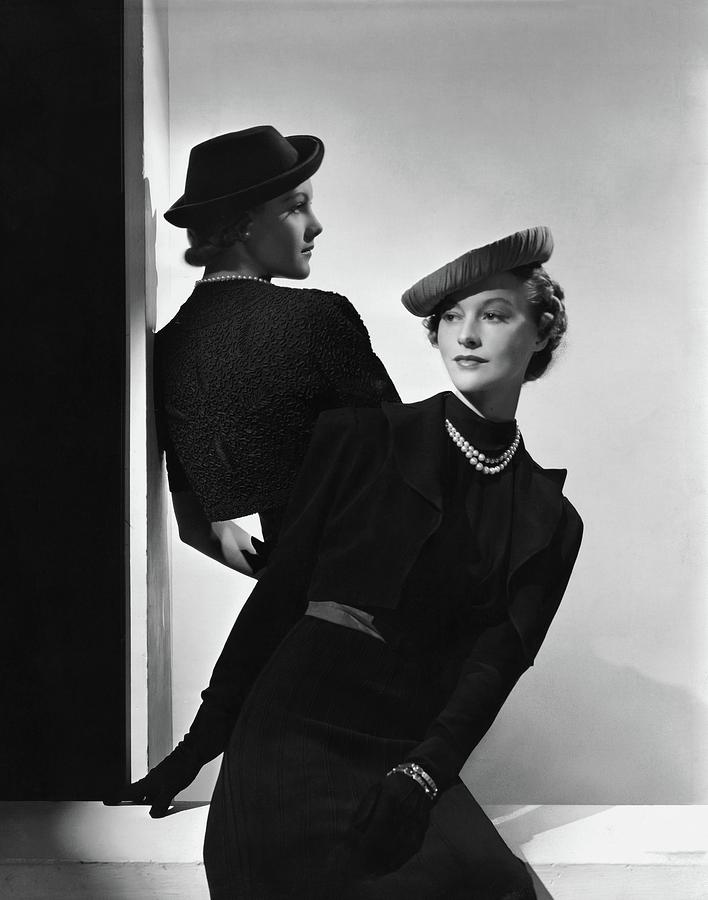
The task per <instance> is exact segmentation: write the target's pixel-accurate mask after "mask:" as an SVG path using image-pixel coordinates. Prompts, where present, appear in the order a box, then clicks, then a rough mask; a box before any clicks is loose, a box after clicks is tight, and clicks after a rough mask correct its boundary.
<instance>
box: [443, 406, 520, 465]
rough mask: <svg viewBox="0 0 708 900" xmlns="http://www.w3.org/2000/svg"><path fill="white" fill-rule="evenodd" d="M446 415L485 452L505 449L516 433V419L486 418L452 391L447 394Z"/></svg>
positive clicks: (463, 434) (465, 436)
mask: <svg viewBox="0 0 708 900" xmlns="http://www.w3.org/2000/svg"><path fill="white" fill-rule="evenodd" d="M445 416H446V417H447V418H448V419H449V420H450V421H451V422H452V424H453V425H454V426H455V428H456V429H457V430H458V431H459V432H460V434H462V436H463V437H464V438H466V439H467V440H468V441H470V443H472V444H474V445H475V446H476V447H479V448H480V449H482V450H484V451H485V452H486V451H494V450H502V449H505V448H506V447H508V446H509V444H511V442H512V441H513V440H514V437H515V435H516V419H512V420H511V421H509V422H492V421H491V420H490V419H484V418H482V416H480V415H478V414H477V413H476V412H475V411H474V410H473V409H470V407H469V406H467V405H466V404H465V403H463V402H462V400H460V399H459V397H457V396H455V394H453V393H452V392H450V393H448V394H446V395H445Z"/></svg>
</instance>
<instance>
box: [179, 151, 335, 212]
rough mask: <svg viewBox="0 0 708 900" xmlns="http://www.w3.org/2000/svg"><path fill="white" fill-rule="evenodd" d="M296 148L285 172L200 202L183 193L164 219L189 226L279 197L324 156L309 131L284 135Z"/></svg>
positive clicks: (317, 164)
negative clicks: (186, 198) (294, 161)
mask: <svg viewBox="0 0 708 900" xmlns="http://www.w3.org/2000/svg"><path fill="white" fill-rule="evenodd" d="M285 140H286V141H288V142H289V143H290V144H292V146H293V147H294V148H295V150H297V155H298V160H297V162H296V163H295V165H294V166H292V167H291V168H290V169H288V170H287V171H286V172H281V173H280V174H279V175H276V176H274V177H273V178H269V179H267V180H266V181H261V182H259V183H258V184H255V185H251V186H249V187H248V188H246V189H244V190H242V191H236V192H235V193H233V194H225V195H223V196H221V197H213V198H211V199H209V200H204V201H200V202H199V203H187V202H185V199H184V195H182V196H181V197H180V198H179V200H177V201H176V202H175V203H173V204H172V206H171V207H170V208H169V209H168V210H167V212H166V213H165V219H167V221H168V222H169V223H170V224H171V225H176V226H177V227H178V228H189V227H190V226H194V225H198V224H199V223H201V222H205V223H206V222H209V221H210V220H212V219H215V218H219V217H221V216H223V215H226V214H228V213H229V212H230V211H235V210H239V209H248V207H249V206H256V205H258V204H259V203H265V202H266V201H267V200H273V199H274V198H275V197H279V196H280V195H281V194H284V193H285V192H286V191H289V190H290V189H291V188H294V187H296V186H297V185H298V184H302V182H303V181H307V179H308V178H310V177H311V176H312V175H314V173H315V172H316V171H317V170H318V169H319V167H320V165H321V164H322V158H323V156H324V144H323V143H322V141H321V140H320V139H319V138H317V137H315V136H314V135H311V134H294V135H290V136H288V137H286V138H285Z"/></svg>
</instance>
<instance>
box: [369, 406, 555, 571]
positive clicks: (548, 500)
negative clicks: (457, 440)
mask: <svg viewBox="0 0 708 900" xmlns="http://www.w3.org/2000/svg"><path fill="white" fill-rule="evenodd" d="M448 396H449V394H448V392H444V393H441V394H436V395H435V396H433V397H429V398H428V399H426V400H420V401H418V402H416V403H387V402H384V403H383V404H382V410H383V413H384V415H385V416H386V418H387V420H388V423H389V428H390V435H391V445H392V450H393V455H394V459H395V461H396V464H397V467H398V469H399V471H400V473H401V475H402V477H403V479H404V481H405V482H406V483H407V484H408V485H409V486H410V487H411V488H412V489H413V490H414V491H416V492H417V493H419V494H420V495H421V496H422V497H424V498H425V499H426V500H427V501H428V502H429V503H430V504H432V506H433V507H434V508H435V510H436V511H437V513H438V515H439V516H442V509H443V499H442V485H443V472H444V466H445V461H446V459H447V449H448V448H447V443H448V441H449V440H450V439H449V437H448V435H447V432H446V430H445V407H446V398H447V397H448ZM517 457H518V459H517V460H516V461H515V474H514V501H513V502H514V514H513V522H512V532H511V547H510V556H509V577H511V575H512V574H513V573H514V571H515V570H516V569H518V568H519V566H521V565H522V564H523V563H524V562H525V561H526V560H527V559H529V558H530V557H531V556H533V555H534V554H535V553H537V552H538V551H539V550H542V549H543V548H544V547H545V546H546V545H547V544H548V543H549V541H550V540H551V538H552V537H553V533H554V531H555V528H556V525H557V524H558V520H559V518H560V515H561V512H562V508H563V494H562V488H563V483H564V481H565V477H566V470H565V469H542V468H541V466H539V465H537V463H535V462H534V461H533V459H532V458H531V457H530V456H529V454H528V452H527V451H526V448H525V447H524V443H523V440H522V442H521V445H520V446H519V449H518V450H517Z"/></svg>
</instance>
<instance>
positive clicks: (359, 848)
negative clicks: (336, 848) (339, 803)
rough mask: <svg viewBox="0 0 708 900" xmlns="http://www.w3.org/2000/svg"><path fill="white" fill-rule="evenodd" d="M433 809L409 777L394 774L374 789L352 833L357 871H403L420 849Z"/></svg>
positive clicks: (370, 872) (361, 808) (363, 803)
mask: <svg viewBox="0 0 708 900" xmlns="http://www.w3.org/2000/svg"><path fill="white" fill-rule="evenodd" d="M432 808H433V801H432V800H431V799H430V798H429V796H428V795H427V794H426V792H425V790H424V789H423V788H422V787H421V786H420V785H419V784H418V783H417V782H416V781H414V780H413V779H412V778H410V777H409V776H408V775H404V774H402V773H400V772H394V773H393V774H391V775H387V776H386V777H385V778H384V779H383V781H380V782H379V783H378V784H376V785H374V787H372V788H371V790H370V791H369V792H368V793H367V794H366V796H365V797H364V799H363V800H362V802H361V803H360V804H359V808H358V810H357V812H356V813H355V815H354V820H353V822H352V825H351V829H350V835H349V843H350V846H351V848H352V851H353V854H354V856H355V857H358V861H357V868H360V870H361V871H362V873H363V872H366V873H368V874H371V875H382V874H384V873H386V872H392V871H394V870H395V869H398V868H400V866H402V865H403V863H404V862H406V860H408V859H410V858H411V856H413V855H414V854H415V853H416V852H417V851H418V850H419V849H420V846H421V844H422V843H423V838H424V836H425V832H426V829H427V827H428V822H429V820H430V812H431V810H432Z"/></svg>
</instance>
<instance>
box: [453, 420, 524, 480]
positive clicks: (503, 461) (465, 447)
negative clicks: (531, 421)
mask: <svg viewBox="0 0 708 900" xmlns="http://www.w3.org/2000/svg"><path fill="white" fill-rule="evenodd" d="M445 428H447V433H448V434H449V435H450V437H451V438H452V441H453V442H454V443H455V444H457V446H458V447H459V448H460V450H461V452H462V453H464V454H465V456H466V457H467V459H468V461H469V464H470V465H471V466H474V467H475V469H476V470H477V471H478V472H481V473H482V474H483V475H498V474H499V473H500V472H503V471H504V469H506V467H507V466H508V465H509V463H510V462H511V460H512V457H513V456H514V454H515V453H516V451H517V450H518V448H519V443H520V441H521V432H520V431H519V426H518V425H517V426H516V434H515V435H514V440H513V441H512V442H511V444H509V446H508V447H507V448H506V450H505V451H504V452H503V453H502V455H501V456H495V457H491V456H487V455H486V454H484V453H482V451H481V450H478V449H477V448H476V447H473V446H472V444H470V442H469V441H466V440H465V439H464V438H463V437H462V435H461V434H460V432H459V431H458V430H457V429H456V428H455V426H454V425H453V424H452V422H451V421H450V420H449V419H445Z"/></svg>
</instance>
